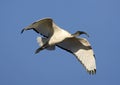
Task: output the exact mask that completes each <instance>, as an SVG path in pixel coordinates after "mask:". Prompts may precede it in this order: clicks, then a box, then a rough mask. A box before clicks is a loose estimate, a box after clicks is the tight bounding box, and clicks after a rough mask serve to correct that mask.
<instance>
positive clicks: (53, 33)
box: [21, 18, 96, 74]
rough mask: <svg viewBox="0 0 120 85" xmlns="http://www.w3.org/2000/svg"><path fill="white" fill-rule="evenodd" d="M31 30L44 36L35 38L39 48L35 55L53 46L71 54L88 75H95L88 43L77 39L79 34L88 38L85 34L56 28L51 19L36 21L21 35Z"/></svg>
mask: <svg viewBox="0 0 120 85" xmlns="http://www.w3.org/2000/svg"><path fill="white" fill-rule="evenodd" d="M31 29H33V30H34V31H36V32H37V33H40V34H41V35H43V36H44V37H42V38H41V37H38V38H37V42H38V43H39V45H40V46H41V47H39V48H38V49H37V50H36V52H35V53H38V52H40V51H41V50H44V49H47V50H54V49H55V46H57V47H60V48H61V49H64V50H66V51H68V52H70V53H72V54H73V55H74V56H75V57H76V58H77V59H78V60H79V61H80V62H81V63H82V64H83V66H84V67H85V69H86V70H87V72H88V73H89V74H95V73H96V62H95V55H94V52H93V50H92V47H91V45H90V43H89V42H88V41H87V40H86V39H85V38H78V37H77V36H79V35H81V34H86V35H87V36H88V34H87V33H86V32H83V31H77V32H76V33H74V34H70V33H69V32H67V31H66V30H63V29H61V28H60V27H59V26H57V25H56V24H55V23H54V22H53V20H52V19H51V18H44V19H41V20H39V21H36V22H34V23H32V24H31V25H29V26H28V27H26V28H24V29H23V30H22V31H21V33H23V31H24V30H31Z"/></svg>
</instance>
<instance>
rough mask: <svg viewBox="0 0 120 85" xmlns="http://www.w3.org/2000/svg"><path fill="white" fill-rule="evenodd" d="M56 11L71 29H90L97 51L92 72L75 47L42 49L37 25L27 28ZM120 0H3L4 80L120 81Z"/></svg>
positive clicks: (41, 84) (95, 84)
mask: <svg viewBox="0 0 120 85" xmlns="http://www.w3.org/2000/svg"><path fill="white" fill-rule="evenodd" d="M45 17H51V18H53V19H54V21H55V22H56V23H57V24H58V25H59V26H60V27H62V28H64V29H65V30H68V31H69V32H71V33H74V32H76V31H77V30H82V31H86V32H87V33H88V34H89V35H90V38H87V37H86V36H82V37H85V38H87V39H88V40H89V41H90V43H91V45H92V47H93V49H94V52H95V55H96V62H97V73H96V75H93V76H91V75H89V74H88V73H87V72H86V71H85V69H84V68H83V66H82V65H81V64H80V63H79V62H78V61H77V59H76V58H75V57H74V56H73V55H72V54H70V53H68V52H66V51H64V50H61V49H60V48H56V50H55V51H47V50H44V51H41V52H40V53H39V54H37V55H35V54H34V52H35V50H36V49H37V48H38V44H37V42H36V37H37V36H39V35H38V34H37V33H35V32H34V31H26V32H24V33H23V34H22V35H21V34H20V31H21V29H22V28H24V27H26V26H27V25H29V24H31V23H32V22H34V21H36V20H39V19H41V18H45ZM119 37H120V1H119V0H0V85H118V84H120V73H119V72H120V66H119V65H120V54H119V53H120V49H119V48H120V38H119Z"/></svg>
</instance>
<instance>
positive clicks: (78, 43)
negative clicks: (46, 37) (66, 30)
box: [57, 37, 96, 74]
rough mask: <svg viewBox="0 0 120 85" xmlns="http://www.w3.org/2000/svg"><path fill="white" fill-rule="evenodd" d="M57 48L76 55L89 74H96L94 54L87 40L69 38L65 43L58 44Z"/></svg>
mask: <svg viewBox="0 0 120 85" xmlns="http://www.w3.org/2000/svg"><path fill="white" fill-rule="evenodd" d="M57 46H58V47H60V48H62V49H64V50H67V51H68V52H70V53H72V54H74V55H75V56H76V58H77V59H78V60H79V61H80V62H81V63H82V64H83V66H84V67H85V68H86V70H87V71H88V72H89V74H95V73H96V63H95V57H94V52H93V50H92V48H91V46H90V44H89V42H88V41H87V40H86V39H84V38H75V37H73V38H67V39H65V40H64V41H63V42H61V43H59V44H57Z"/></svg>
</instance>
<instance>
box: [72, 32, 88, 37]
mask: <svg viewBox="0 0 120 85" xmlns="http://www.w3.org/2000/svg"><path fill="white" fill-rule="evenodd" d="M82 34H85V35H86V36H87V37H89V35H88V34H87V33H86V32H84V31H77V32H76V33H74V34H72V35H73V36H75V37H77V36H80V35H82Z"/></svg>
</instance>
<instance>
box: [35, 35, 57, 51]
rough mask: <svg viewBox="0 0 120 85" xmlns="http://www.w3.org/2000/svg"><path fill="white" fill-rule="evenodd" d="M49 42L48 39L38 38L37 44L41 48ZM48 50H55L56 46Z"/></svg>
mask: <svg viewBox="0 0 120 85" xmlns="http://www.w3.org/2000/svg"><path fill="white" fill-rule="evenodd" d="M47 41H48V38H41V37H37V42H38V44H39V46H43V45H44V44H45V43H46V42H47ZM46 49H47V50H55V45H52V46H49V47H47V48H46Z"/></svg>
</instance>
